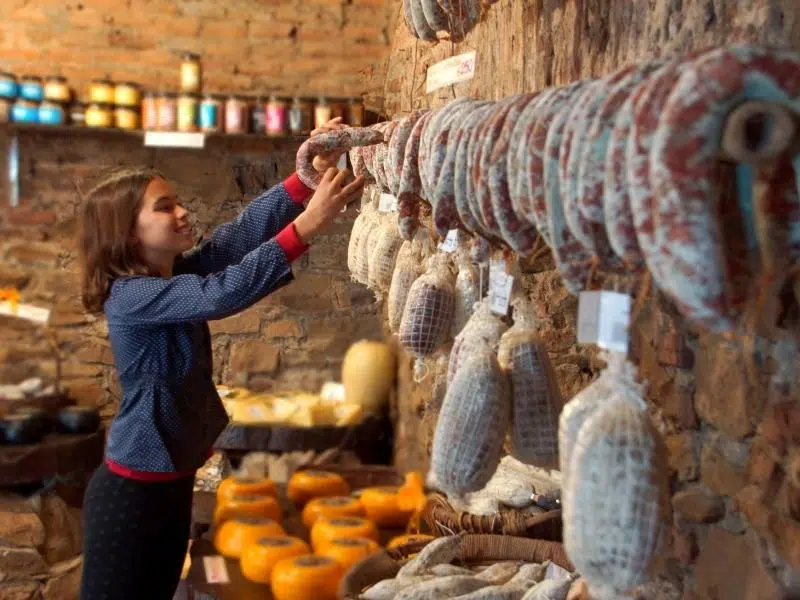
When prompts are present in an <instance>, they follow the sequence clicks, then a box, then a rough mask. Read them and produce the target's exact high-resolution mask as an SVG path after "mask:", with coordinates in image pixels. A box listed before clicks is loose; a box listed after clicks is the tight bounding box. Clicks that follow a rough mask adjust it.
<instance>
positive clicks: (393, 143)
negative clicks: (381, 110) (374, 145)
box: [354, 110, 427, 196]
mask: <svg viewBox="0 0 800 600" xmlns="http://www.w3.org/2000/svg"><path fill="white" fill-rule="evenodd" d="M426 112H427V111H419V110H418V111H415V112H413V113H411V114H410V115H408V116H406V117H403V118H402V119H401V120H400V122H399V123H398V124H397V128H396V129H395V130H394V134H393V135H392V137H391V139H390V140H389V165H390V167H391V168H390V169H388V170H387V171H386V175H387V179H388V180H389V189H390V190H391V191H392V193H393V194H394V195H395V196H398V195H399V191H398V189H399V187H400V176H401V175H402V174H403V163H404V162H405V156H406V144H407V143H408V138H409V136H410V135H411V131H412V130H413V129H414V125H415V124H416V123H417V121H418V120H419V118H420V117H421V116H422V115H424V114H425V113H426ZM354 166H355V165H354Z"/></svg>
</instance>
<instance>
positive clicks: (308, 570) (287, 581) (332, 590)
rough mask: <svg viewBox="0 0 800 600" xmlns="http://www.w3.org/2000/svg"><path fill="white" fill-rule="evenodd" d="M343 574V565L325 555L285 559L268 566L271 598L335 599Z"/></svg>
mask: <svg viewBox="0 0 800 600" xmlns="http://www.w3.org/2000/svg"><path fill="white" fill-rule="evenodd" d="M344 573H345V570H344V567H342V565H341V564H339V563H338V562H337V561H335V560H334V559H332V558H329V557H327V556H316V555H313V554H304V555H303V556H297V557H295V558H287V559H285V560H282V561H280V562H279V563H278V564H276V565H275V567H274V568H273V569H272V577H271V584H272V596H273V597H274V598H275V600H336V599H337V590H338V588H339V582H340V581H341V579H342V577H343V576H344Z"/></svg>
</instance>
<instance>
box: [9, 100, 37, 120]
mask: <svg viewBox="0 0 800 600" xmlns="http://www.w3.org/2000/svg"><path fill="white" fill-rule="evenodd" d="M11 120H12V121H14V122H15V123H38V122H39V103H38V102H34V101H32V100H26V99H25V98H17V101H16V102H14V106H12V107H11Z"/></svg>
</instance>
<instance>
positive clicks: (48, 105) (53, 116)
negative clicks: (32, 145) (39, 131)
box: [39, 101, 67, 125]
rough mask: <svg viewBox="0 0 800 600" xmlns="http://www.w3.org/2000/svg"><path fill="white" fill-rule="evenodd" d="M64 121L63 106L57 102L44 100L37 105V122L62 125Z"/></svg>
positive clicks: (65, 117)
mask: <svg viewBox="0 0 800 600" xmlns="http://www.w3.org/2000/svg"><path fill="white" fill-rule="evenodd" d="M66 121H67V115H66V112H65V111H64V107H63V106H61V105H60V104H58V103H57V102H50V101H44V102H42V103H41V104H40V105H39V123H41V124H42V125H63V124H64V123H66Z"/></svg>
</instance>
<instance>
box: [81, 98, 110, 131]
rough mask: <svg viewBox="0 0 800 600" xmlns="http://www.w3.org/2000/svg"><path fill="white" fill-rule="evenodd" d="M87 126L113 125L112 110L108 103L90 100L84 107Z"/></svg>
mask: <svg viewBox="0 0 800 600" xmlns="http://www.w3.org/2000/svg"><path fill="white" fill-rule="evenodd" d="M86 126H87V127H113V126H114V112H113V110H112V107H111V105H110V104H101V103H99V102H92V103H91V104H89V106H87V107H86Z"/></svg>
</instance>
